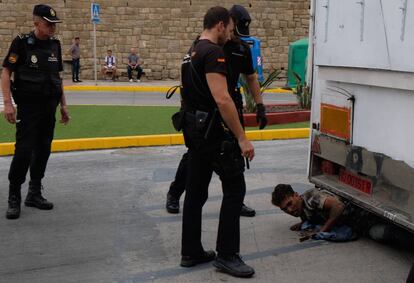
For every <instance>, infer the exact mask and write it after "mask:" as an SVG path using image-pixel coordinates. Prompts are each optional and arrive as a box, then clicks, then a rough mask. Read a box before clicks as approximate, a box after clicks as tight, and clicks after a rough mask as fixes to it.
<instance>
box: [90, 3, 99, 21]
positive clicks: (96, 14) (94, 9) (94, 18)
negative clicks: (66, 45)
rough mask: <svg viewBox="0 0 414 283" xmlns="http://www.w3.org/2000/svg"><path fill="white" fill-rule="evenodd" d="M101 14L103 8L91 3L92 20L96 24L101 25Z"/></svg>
mask: <svg viewBox="0 0 414 283" xmlns="http://www.w3.org/2000/svg"><path fill="white" fill-rule="evenodd" d="M100 12H101V6H99V4H97V3H91V19H92V22H93V23H94V24H99V23H100V22H101V19H100V18H99V14H100Z"/></svg>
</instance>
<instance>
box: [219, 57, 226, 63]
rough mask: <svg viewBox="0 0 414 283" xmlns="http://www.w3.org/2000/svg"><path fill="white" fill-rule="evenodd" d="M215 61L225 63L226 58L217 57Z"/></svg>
mask: <svg viewBox="0 0 414 283" xmlns="http://www.w3.org/2000/svg"><path fill="white" fill-rule="evenodd" d="M217 62H220V63H226V59H224V58H217Z"/></svg>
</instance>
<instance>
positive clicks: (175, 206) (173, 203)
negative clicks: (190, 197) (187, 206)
mask: <svg viewBox="0 0 414 283" xmlns="http://www.w3.org/2000/svg"><path fill="white" fill-rule="evenodd" d="M165 208H166V209H167V211H168V212H169V213H173V214H176V213H179V212H180V199H179V198H176V197H173V196H172V195H170V194H167V203H166V204H165Z"/></svg>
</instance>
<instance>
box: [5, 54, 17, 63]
mask: <svg viewBox="0 0 414 283" xmlns="http://www.w3.org/2000/svg"><path fill="white" fill-rule="evenodd" d="M18 58H19V55H17V54H16V53H10V55H9V58H8V60H9V63H10V64H14V63H16V62H17V59H18Z"/></svg>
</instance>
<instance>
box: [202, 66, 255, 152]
mask: <svg viewBox="0 0 414 283" xmlns="http://www.w3.org/2000/svg"><path fill="white" fill-rule="evenodd" d="M206 78H207V83H208V86H209V88H210V91H211V94H212V95H213V98H214V100H215V102H216V104H217V106H218V109H219V111H220V114H221V117H222V118H223V120H224V122H225V123H226V125H227V126H228V127H229V128H230V130H231V131H232V133H233V134H234V135H235V136H236V138H237V141H238V142H239V145H240V148H241V150H242V154H243V156H244V157H247V158H249V159H250V160H252V159H253V157H254V148H253V145H252V144H251V143H250V141H249V140H248V139H247V137H246V135H245V133H244V131H243V128H242V126H241V124H240V120H239V116H238V114H237V110H236V106H235V105H234V102H233V100H232V99H231V97H230V94H229V93H228V91H227V82H226V77H225V76H224V75H223V74H220V73H207V74H206Z"/></svg>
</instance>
